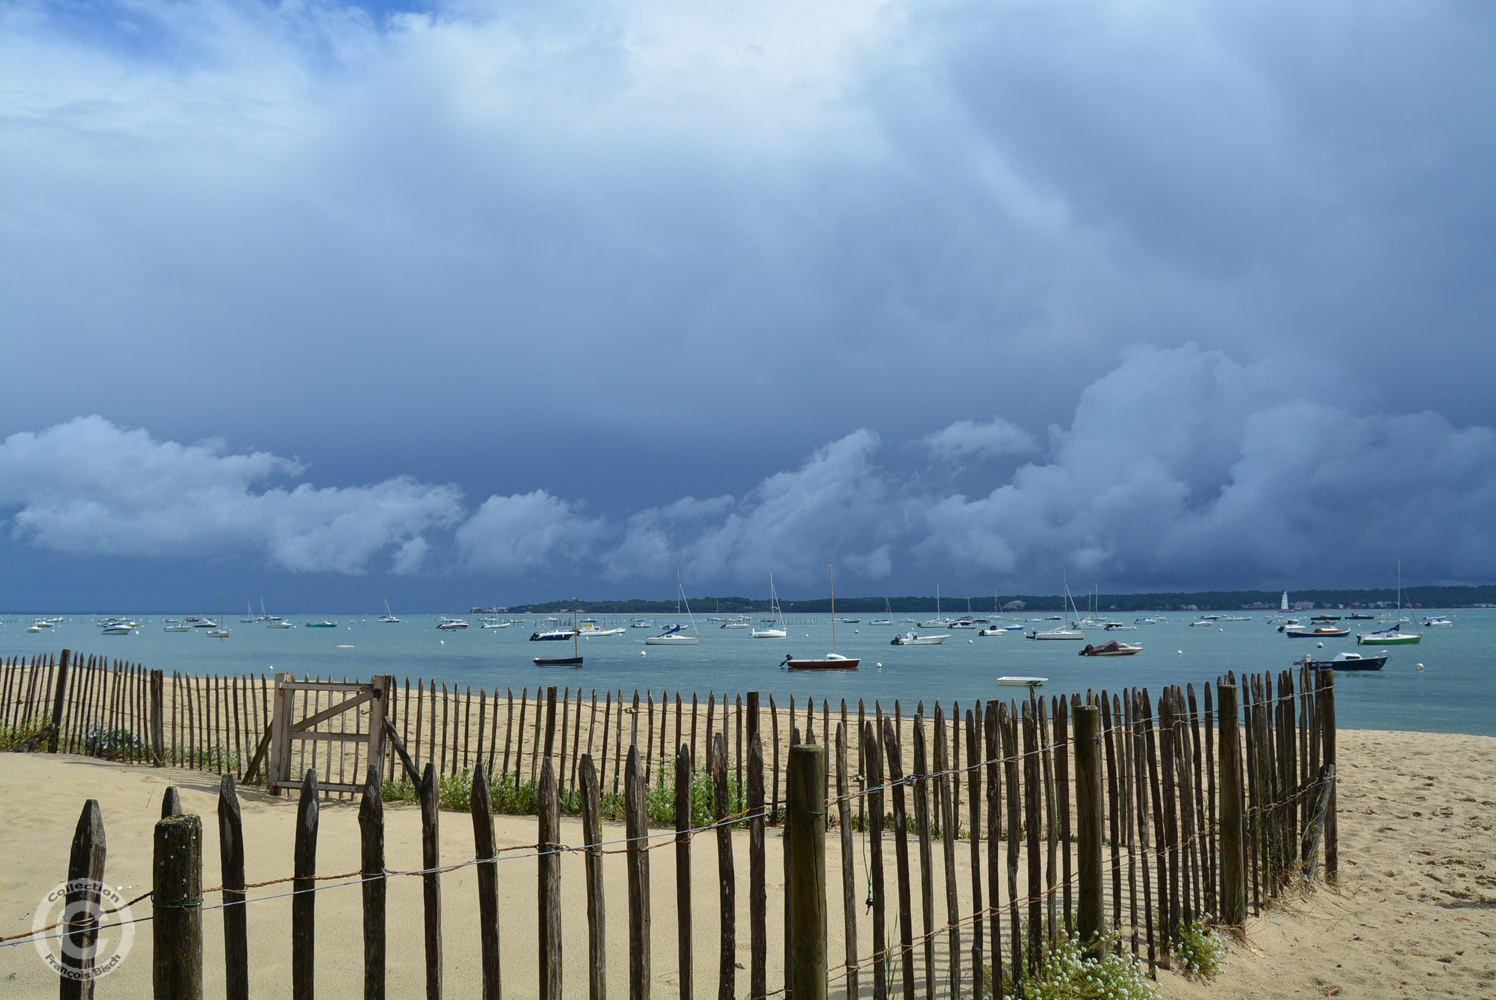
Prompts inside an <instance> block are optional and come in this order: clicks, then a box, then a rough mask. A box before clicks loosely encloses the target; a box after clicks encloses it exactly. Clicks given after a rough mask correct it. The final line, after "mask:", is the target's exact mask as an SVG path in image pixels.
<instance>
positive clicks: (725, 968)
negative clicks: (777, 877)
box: [707, 698, 738, 1000]
mask: <svg viewBox="0 0 1496 1000" xmlns="http://www.w3.org/2000/svg"><path fill="white" fill-rule="evenodd" d="M723 700H724V702H725V701H726V699H725V698H724V699H723ZM722 730H723V731H722V732H720V733H717V734H716V736H714V737H713V739H712V750H711V753H710V754H709V755H708V758H707V759H708V760H709V761H710V762H711V775H712V819H713V821H714V822H715V824H716V827H717V883H718V893H717V899H718V903H719V910H718V912H719V914H720V916H719V918H718V919H719V920H720V928H721V935H722V946H721V951H720V953H719V959H720V960H719V962H718V972H717V996H718V998H719V1000H733V997H734V996H736V994H737V950H738V922H737V885H736V880H735V878H734V873H733V864H732V829H731V827H730V826H729V825H728V822H727V813H728V809H729V808H730V806H731V803H730V801H729V795H728V788H727V727H726V726H725V725H724V726H723V727H722Z"/></svg>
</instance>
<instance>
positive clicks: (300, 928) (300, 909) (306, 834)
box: [291, 770, 318, 1000]
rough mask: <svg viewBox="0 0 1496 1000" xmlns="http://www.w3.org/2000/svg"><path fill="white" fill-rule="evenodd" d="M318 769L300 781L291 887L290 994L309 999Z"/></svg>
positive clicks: (312, 975)
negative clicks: (292, 893)
mask: <svg viewBox="0 0 1496 1000" xmlns="http://www.w3.org/2000/svg"><path fill="white" fill-rule="evenodd" d="M317 817H318V805H317V772H316V770H311V771H308V772H307V773H306V777H305V778H304V779H303V780H302V782H301V801H299V802H298V803H297V804H296V855H295V858H294V859H293V861H292V869H293V875H294V878H293V879H292V881H291V888H292V890H293V892H294V895H292V897H291V996H292V997H294V998H295V1000H312V997H313V996H314V995H315V994H316V975H315V973H316V939H317V893H316V891H315V889H316V886H315V885H314V883H315V881H316V877H317Z"/></svg>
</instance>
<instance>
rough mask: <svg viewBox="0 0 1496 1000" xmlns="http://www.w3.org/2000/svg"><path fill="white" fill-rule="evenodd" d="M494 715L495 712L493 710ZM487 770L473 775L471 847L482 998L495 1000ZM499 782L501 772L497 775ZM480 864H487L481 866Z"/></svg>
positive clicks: (494, 890) (494, 888)
mask: <svg viewBox="0 0 1496 1000" xmlns="http://www.w3.org/2000/svg"><path fill="white" fill-rule="evenodd" d="M494 714H495V715H497V714H498V713H497V710H495V713H494ZM492 766H493V758H492V755H490V757H489V761H488V767H484V766H483V764H482V762H480V763H479V764H478V769H477V771H476V772H474V774H473V794H472V801H471V803H470V805H471V808H472V813H473V847H474V853H475V856H476V857H477V859H478V861H479V862H480V864H479V865H478V873H477V874H478V944H479V947H480V948H481V949H482V952H483V959H482V961H483V997H484V1000H496V998H497V997H498V996H499V995H500V992H501V989H500V985H499V984H500V979H499V873H498V866H497V865H495V864H494V863H493V859H494V857H495V856H496V854H497V852H496V851H495V850H494V837H493V799H492V797H491V794H490V792H489V788H488V770H489V767H492ZM500 777H501V780H502V772H500ZM481 862H487V864H482V863H481Z"/></svg>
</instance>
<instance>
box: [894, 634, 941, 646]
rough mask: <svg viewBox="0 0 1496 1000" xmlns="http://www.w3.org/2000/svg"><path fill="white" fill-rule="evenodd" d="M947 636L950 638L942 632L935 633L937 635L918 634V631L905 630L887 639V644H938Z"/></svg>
mask: <svg viewBox="0 0 1496 1000" xmlns="http://www.w3.org/2000/svg"><path fill="white" fill-rule="evenodd" d="M949 638H950V636H949V635H945V634H943V633H942V634H937V635H920V634H919V633H918V632H905V633H904V634H903V635H896V636H894V637H893V639H892V640H890V641H889V645H890V646H938V645H940V644H941V643H942V642H945V640H947V639H949Z"/></svg>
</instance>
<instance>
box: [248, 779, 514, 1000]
mask: <svg viewBox="0 0 1496 1000" xmlns="http://www.w3.org/2000/svg"><path fill="white" fill-rule="evenodd" d="M479 773H480V774H481V773H482V772H481V771H480V772H479ZM379 775H380V763H379V758H377V757H375V758H371V759H370V761H369V770H368V777H367V778H366V779H365V780H364V797H363V801H362V802H360V803H359V805H358V831H359V862H360V863H359V872H360V874H361V875H362V876H363V896H364V1000H383V998H384V985H385V889H386V886H385V878H386V876H385V874H384V798H383V793H382V792H381V790H380V787H379ZM224 780H225V781H227V780H228V779H227V778H225V779H224ZM484 791H485V792H486V791H487V787H486V786H485V788H484ZM476 797H477V791H476V789H475V790H474V798H475V800H476ZM478 881H479V883H480V884H481V883H482V881H483V870H482V869H481V868H480V869H479V870H478ZM484 971H485V972H486V971H487V966H486V965H485V967H484Z"/></svg>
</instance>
